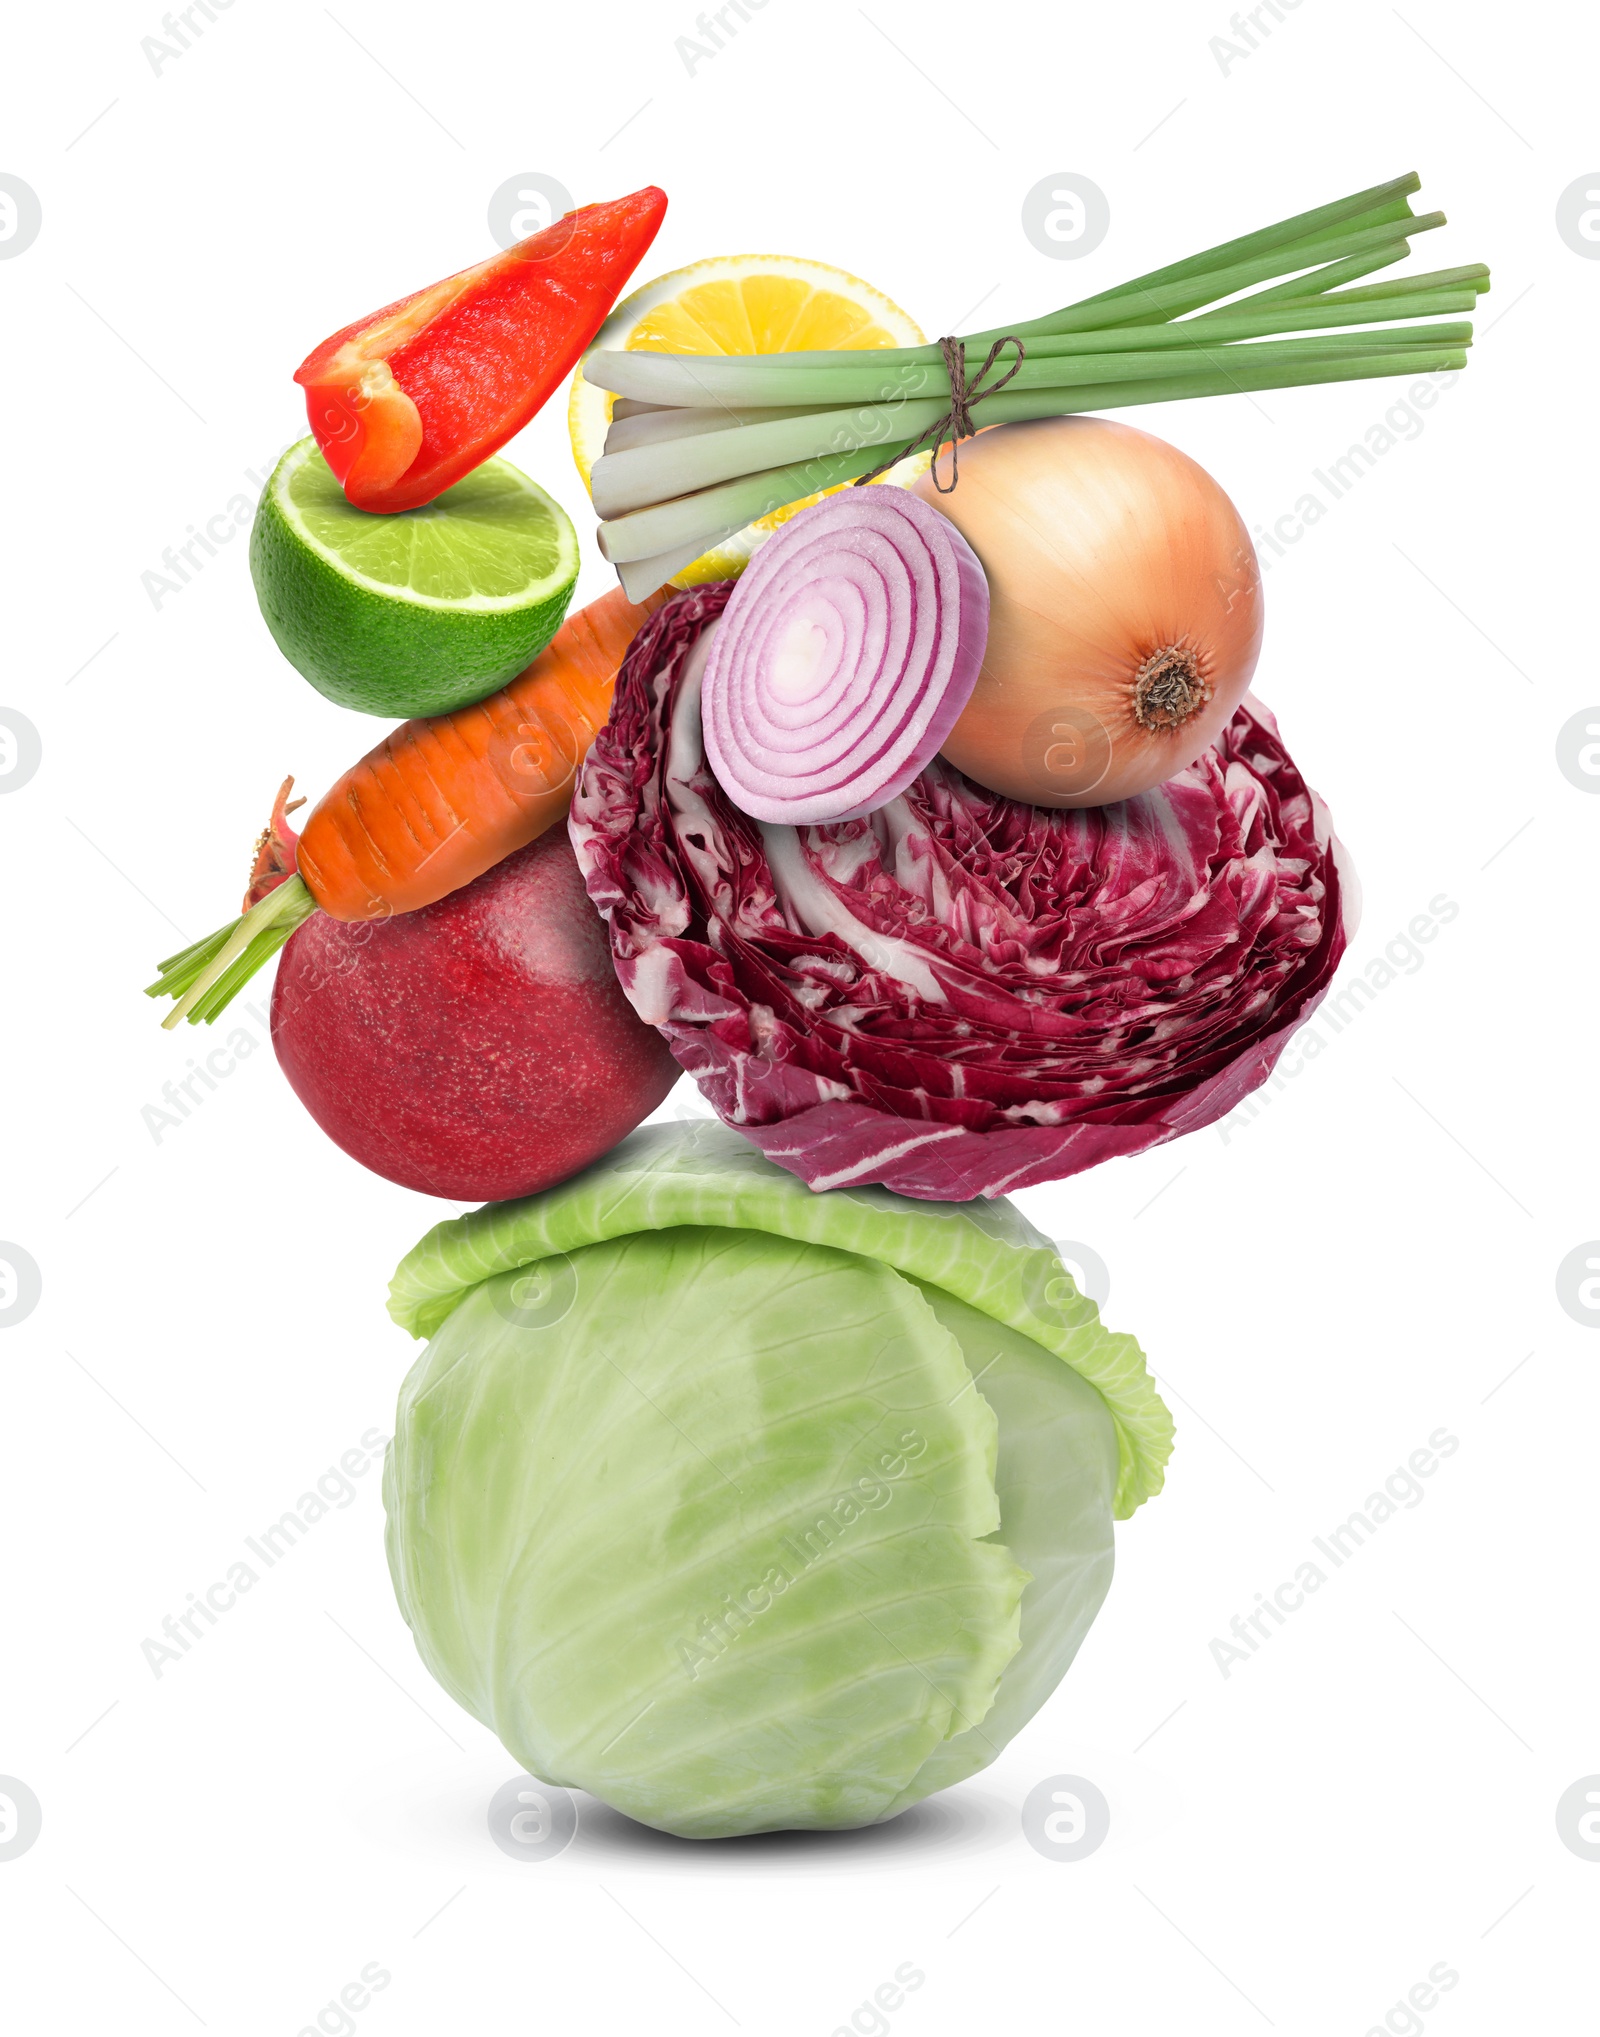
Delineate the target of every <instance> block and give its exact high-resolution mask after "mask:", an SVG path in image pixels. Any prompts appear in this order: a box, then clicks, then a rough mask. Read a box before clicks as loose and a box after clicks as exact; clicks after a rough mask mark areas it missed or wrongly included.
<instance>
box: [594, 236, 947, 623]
mask: <svg viewBox="0 0 1600 2037" xmlns="http://www.w3.org/2000/svg"><path fill="white" fill-rule="evenodd" d="M922 343H923V333H922V328H921V327H920V326H919V325H918V324H917V323H916V321H915V320H914V319H913V318H911V317H909V316H908V315H907V314H906V313H905V312H904V311H902V310H901V309H900V307H899V305H898V304H896V303H894V302H893V301H892V300H891V299H890V298H888V297H885V296H884V295H883V293H882V291H880V290H874V289H873V287H872V285H871V284H870V283H863V282H862V280H861V278H860V277H859V276H852V275H850V274H849V273H848V271H847V270H844V269H834V268H830V267H829V266H828V264H827V263H826V262H808V261H806V260H804V259H803V258H801V257H799V256H796V255H718V256H714V257H713V258H712V259H711V260H709V261H704V262H694V263H691V264H690V266H689V267H688V268H686V269H673V270H671V271H669V272H668V274H666V275H665V276H657V277H656V279H655V281H654V282H653V283H646V284H645V285H644V286H643V288H642V289H638V290H635V291H634V293H633V295H632V296H631V297H625V298H624V299H623V301H622V302H621V303H620V304H619V305H618V306H617V308H616V310H615V311H613V312H612V314H611V316H610V317H609V318H608V319H607V320H606V322H605V324H604V325H603V326H601V328H600V330H599V332H598V333H597V334H596V335H595V339H594V344H595V346H597V347H605V348H608V349H616V350H618V351H621V350H623V349H628V350H630V351H634V352H638V351H643V352H646V353H656V354H793V353H806V352H810V351H812V350H813V349H819V348H823V347H850V348H857V349H866V348H872V347H915V346H921V345H922ZM615 402H616V398H615V397H614V396H613V395H611V394H610V392H609V391H607V390H605V389H597V388H595V386H594V384H593V383H592V382H586V381H585V380H584V379H583V369H582V366H581V365H580V366H579V368H578V372H577V373H576V374H575V375H574V376H573V378H572V395H571V398H570V400H569V402H568V406H567V422H568V427H569V429H570V431H571V434H572V457H573V459H574V460H575V461H576V462H577V465H578V472H579V473H580V474H581V475H582V476H583V485H584V486H585V487H586V488H587V487H588V485H589V474H590V470H591V469H592V468H593V466H594V463H595V461H596V460H598V459H599V457H600V454H601V452H602V450H603V449H604V446H605V440H606V432H607V430H608V429H609V428H610V424H611V410H612V405H613V404H614V403H615ZM931 457H932V456H931V454H930V453H928V452H926V451H924V452H920V453H913V454H912V455H911V456H910V457H909V458H908V459H904V460H900V461H898V462H897V463H896V464H895V465H894V466H893V467H891V468H890V469H889V471H888V473H887V474H885V475H883V476H882V477H881V478H882V479H883V480H885V481H890V482H893V483H895V484H896V485H897V486H898V487H901V488H905V487H909V486H910V484H911V483H912V482H913V481H914V480H915V479H916V478H917V476H918V475H919V474H921V473H922V472H924V471H925V469H926V468H927V465H928V462H929V460H930V458H931ZM845 485H848V484H845ZM822 493H823V494H827V495H831V494H833V493H835V490H833V489H831V488H829V489H824V490H823V491H822ZM821 499H822V496H821V495H807V496H805V497H804V498H803V499H802V500H801V501H799V502H791V503H789V504H787V505H786V506H785V507H784V508H782V509H775V510H773V511H772V513H771V514H770V515H768V516H763V517H759V518H758V519H757V520H756V521H755V522H754V523H750V524H746V525H745V527H744V529H743V530H742V531H738V532H736V533H735V534H734V536H732V537H731V538H724V539H723V541H722V542H721V544H719V545H718V546H717V547H716V548H715V550H713V551H709V552H706V553H704V554H703V555H702V556H701V557H700V558H698V559H696V560H695V561H694V563H693V564H692V565H689V566H685V567H684V569H683V571H682V572H681V573H679V574H678V575H677V576H676V577H675V578H674V580H673V582H672V584H673V585H674V586H675V587H692V586H695V585H696V584H697V583H698V582H700V581H703V580H727V579H731V578H732V577H733V576H734V575H735V574H738V573H742V572H743V571H744V569H745V567H746V566H747V565H748V564H749V562H750V555H751V553H752V552H753V551H754V550H755V549H756V547H757V546H758V545H759V544H760V543H761V542H762V540H763V539H765V538H768V537H770V536H771V535H772V533H773V532H774V531H775V530H776V529H777V528H778V526H779V525H780V524H781V523H786V522H787V521H788V519H789V518H790V517H791V516H793V515H794V514H795V512H796V511H797V510H800V509H805V508H807V507H808V506H809V505H810V504H811V503H813V502H820V501H821Z"/></svg>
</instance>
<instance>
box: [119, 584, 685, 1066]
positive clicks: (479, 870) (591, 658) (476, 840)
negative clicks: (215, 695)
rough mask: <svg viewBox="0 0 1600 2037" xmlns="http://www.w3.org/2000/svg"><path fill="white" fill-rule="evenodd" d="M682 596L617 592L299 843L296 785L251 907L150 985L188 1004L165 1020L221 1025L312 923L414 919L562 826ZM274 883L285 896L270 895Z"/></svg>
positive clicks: (402, 731) (443, 718)
mask: <svg viewBox="0 0 1600 2037" xmlns="http://www.w3.org/2000/svg"><path fill="white" fill-rule="evenodd" d="M671 591H672V590H663V591H662V592H661V593H659V594H652V595H651V596H649V597H648V599H647V600H645V601H644V602H643V603H642V604H639V605H635V604H634V603H632V602H630V601H629V600H628V599H627V598H626V596H625V595H624V594H623V591H622V589H621V588H620V587H619V588H616V589H614V590H613V591H612V592H611V593H609V594H604V595H602V596H601V597H600V599H599V600H598V601H592V602H591V603H590V604H589V606H588V607H587V608H583V609H580V610H579V611H578V613H577V614H576V615H571V616H568V618H567V620H566V621H565V622H564V623H563V624H562V626H561V628H560V629H559V630H558V631H557V632H556V634H555V636H554V637H553V638H552V639H551V641H550V643H549V644H548V645H547V646H546V648H545V649H544V650H543V651H541V652H540V654H539V656H538V657H537V658H535V659H534V661H533V663H532V664H531V665H530V666H529V667H528V668H527V670H526V671H525V672H521V673H519V674H518V675H517V677H516V678H515V679H513V680H512V681H511V682H510V684H509V685H507V686H503V687H502V688H501V689H500V691H499V692H498V693H491V694H490V695H489V697H488V699H487V700H480V701H477V702H475V703H474V704H473V705H472V706H470V707H458V708H456V709H455V710H454V711H453V712H451V713H450V714H436V715H429V716H427V717H425V718H424V719H421V720H418V721H408V722H403V723H402V724H401V725H400V727H399V728H397V729H395V730H394V731H393V732H392V733H391V734H389V735H387V736H385V738H384V739H383V741H382V742H381V743H379V745H378V746H377V748H376V749H374V750H369V751H368V752H367V754H366V755H365V756H364V757H363V758H362V759H361V761H360V763H359V764H356V765H353V766H352V767H351V769H350V770H348V771H346V772H345V774H344V776H343V777H342V778H341V779H340V780H339V781H338V783H337V784H336V785H334V786H333V787H332V788H331V790H330V791H329V792H328V793H327V794H326V795H325V797H324V798H323V799H321V800H320V801H319V802H318V804H317V805H316V806H315V807H314V808H313V809H312V813H311V817H310V819H309V820H308V821H307V822H306V825H305V829H304V831H303V833H302V834H301V835H300V837H299V839H298V842H297V841H296V839H295V837H294V833H293V830H292V829H290V828H289V827H288V824H287V821H286V820H285V819H284V804H283V802H284V796H285V793H287V791H288V783H286V784H285V786H284V790H283V791H282V792H280V793H279V795H278V801H277V804H276V805H275V807H274V809H273V824H272V827H271V828H269V830H268V832H267V835H266V836H264V837H263V839H262V843H261V845H260V846H259V847H258V849H257V853H256V867H255V870H254V872H253V873H252V885H251V892H250V894H249V895H248V896H247V907H248V909H247V910H246V911H245V913H244V914H243V916H242V917H241V918H239V919H237V920H234V921H232V922H230V923H229V925H227V926H225V927H221V928H219V929H218V931H217V932H216V933H214V934H211V935H209V936H208V937H207V938H206V939H205V940H203V941H197V942H195V944H194V945H193V946H192V947H189V948H185V949H184V950H183V951H182V953H181V954H177V955H169V956H168V957H167V959H166V960H165V961H164V962H163V963H162V964H161V965H160V975H159V977H158V979H157V980H156V982H154V983H152V984H151V985H150V986H149V988H148V990H147V992H146V995H147V996H150V997H174V998H176V999H177V1000H178V1001H177V1003H176V1004H175V1005H174V1007H173V1009H172V1010H171V1011H170V1012H169V1013H168V1014H167V1017H166V1018H165V1019H164V1020H163V1021H162V1023H163V1025H165V1026H168V1027H171V1026H175V1025H176V1024H177V1023H178V1022H179V1020H180V1019H184V1018H187V1019H188V1020H189V1022H190V1024H191V1025H193V1024H197V1023H198V1022H199V1021H200V1020H201V1019H204V1020H206V1021H207V1022H208V1023H209V1022H210V1021H211V1020H212V1019H214V1018H215V1017H216V1016H217V1014H218V1013H219V1012H220V1011H221V1010H222V1009H223V1008H224V1007H225V1006H226V1005H227V1004H228V1002H229V1001H230V1000H231V999H232V998H233V997H234V996H235V995H236V994H237V992H238V991H239V990H241V989H242V988H243V987H244V985H245V984H246V983H247V982H249V980H250V978H251V977H252V976H253V975H254V974H255V973H256V971H257V970H258V969H259V968H260V967H261V965H262V964H263V963H264V962H265V961H267V960H268V958H269V957H270V956H272V955H274V954H276V953H277V951H278V949H279V948H281V947H282V946H283V944H284V942H285V941H287V940H288V938H289V936H290V935H291V934H292V933H293V932H294V930H295V928H296V927H297V926H299V925H300V924H301V922H302V921H303V920H306V919H309V918H310V916H311V915H312V913H314V912H319V911H320V912H325V913H327V914H328V915H329V917H330V918H332V919H338V920H376V919H388V918H389V917H390V916H391V915H392V914H395V913H401V912H415V911H416V910H417V909H418V908H419V907H420V906H424V905H432V904H433V903H434V901H435V900H436V899H440V898H444V897H446V896H447V895H448V894H449V893H450V892H452V891H458V890H460V888H461V886H462V885H464V884H470V883H471V882H472V880H473V878H475V877H481V876H482V875H483V873H484V871H485V870H490V869H492V868H493V867H494V865H495V864H496V863H499V862H502V861H503V860H504V859H505V858H506V857H507V856H509V855H510V854H511V852H512V851H513V850H514V849H520V848H522V847H523V846H524V845H525V844H526V843H528V842H531V841H533V840H534V839H535V838H536V837H537V836H539V835H542V834H543V833H544V832H545V830H546V829H547V828H548V827H551V826H552V825H553V824H554V823H555V822H556V821H558V820H560V819H561V817H562V816H563V815H564V814H565V813H566V811H567V807H568V805H569V804H570V802H571V799H572V785H573V779H574V777H575V776H576V773H577V768H578V765H579V764H580V763H581V762H582V760H583V757H584V755H585V753H586V752H587V750H588V748H589V745H590V743H591V742H593V740H594V738H595V735H596V733H597V732H598V731H599V729H600V728H601V726H602V725H603V723H604V722H605V719H606V716H607V715H608V714H609V713H610V711H611V693H612V688H613V685H614V684H615V681H616V676H617V669H618V667H619V666H620V665H621V663H622V660H623V658H624V656H625V655H626V653H627V649H628V646H629V644H630V643H631V642H632V641H633V638H634V636H635V634H636V633H637V631H638V629H639V627H640V625H641V624H642V623H643V622H644V621H645V619H646V617H647V616H649V615H650V614H651V613H652V611H653V610H655V609H657V608H659V607H660V606H661V605H662V603H663V601H665V600H668V599H670V598H671ZM289 782H292V781H289ZM269 842H270V844H271V849H270V850H269V847H268V844H269ZM275 856H276V860H275ZM280 871H283V872H287V873H288V874H286V875H285V876H284V877H283V879H282V881H278V876H279V872H280ZM264 883H265V884H270V885H271V887H272V888H271V889H268V890H266V891H265V894H264V895H260V894H261V891H262V886H263V884H264ZM250 897H254V898H255V903H253V904H251V903H249V898H250Z"/></svg>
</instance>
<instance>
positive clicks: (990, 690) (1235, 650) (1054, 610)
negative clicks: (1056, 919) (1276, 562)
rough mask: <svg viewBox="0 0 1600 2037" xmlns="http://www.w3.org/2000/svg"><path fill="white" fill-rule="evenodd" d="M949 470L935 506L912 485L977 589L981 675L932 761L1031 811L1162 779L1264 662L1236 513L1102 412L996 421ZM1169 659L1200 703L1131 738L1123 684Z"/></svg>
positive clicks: (1144, 437)
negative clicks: (983, 644) (984, 597)
mask: <svg viewBox="0 0 1600 2037" xmlns="http://www.w3.org/2000/svg"><path fill="white" fill-rule="evenodd" d="M980 414H981V413H980ZM941 458H942V461H943V462H944V463H945V464H946V465H947V464H948V461H949V452H948V450H947V451H946V452H945V453H944V454H943V455H942V456H941ZM960 461H961V465H960V478H959V480H958V482H957V485H956V487H955V488H954V489H953V490H952V491H951V493H949V494H948V495H940V494H937V493H936V492H935V491H934V489H933V487H932V485H931V479H930V477H929V476H927V475H924V476H923V477H922V479H921V480H920V481H918V482H917V483H916V484H915V489H914V491H913V492H914V493H916V494H917V495H919V496H921V497H923V498H924V499H925V500H926V501H927V502H928V503H929V504H930V505H931V506H933V507H935V508H937V509H939V510H940V511H942V513H943V514H944V515H945V516H947V517H948V518H949V519H950V521H951V522H952V523H953V524H954V525H955V526H956V528H957V529H958V530H959V531H961V532H962V534H963V535H964V536H965V537H966V539H967V540H968V542H969V543H970V544H971V546H972V549H973V550H974V551H975V552H976V553H977V555H978V557H979V559H980V560H981V561H982V562H983V569H984V573H985V575H986V577H987V579H988V583H989V602H990V611H989V632H988V644H987V648H986V650H985V652H984V659H983V666H982V670H981V671H980V672H979V674H978V680H977V684H976V685H975V686H974V688H973V691H972V696H971V699H970V700H969V701H968V703H967V706H966V709H965V711H964V712H963V714H962V715H961V718H960V719H959V721H958V722H957V723H956V725H955V727H954V729H953V730H952V731H951V733H950V736H949V738H948V739H947V740H946V742H945V744H944V746H943V754H944V755H945V756H946V757H947V758H948V759H949V761H950V762H951V763H952V764H954V765H955V766H956V768H957V770H959V771H962V772H965V773H966V775H967V776H968V777H970V778H975V779H976V780H977V781H978V783H979V784H980V785H984V786H987V787H988V789H989V790H990V791H991V792H1003V793H1005V794H1006V795H1007V796H1008V797H1009V798H1011V799H1022V800H1027V801H1029V802H1030V803H1033V804H1036V805H1039V806H1052V807H1077V806H1102V805H1109V804H1110V803H1111V802H1112V801H1115V800H1119V799H1129V798H1132V797H1133V796H1134V795H1135V794H1136V793H1140V792H1148V791H1150V790H1151V788H1152V787H1154V786H1156V785H1160V784H1162V783H1164V782H1165V781H1166V780H1167V779H1169V778H1171V777H1174V776H1175V775H1176V774H1177V773H1178V772H1179V771H1181V770H1183V769H1184V767H1185V766H1186V765H1188V764H1191V763H1193V762H1194V760H1195V758H1196V757H1198V756H1199V755H1200V754H1201V752H1202V751H1204V750H1206V749H1208V748H1209V747H1210V746H1211V744H1212V743H1214V742H1215V741H1216V739H1217V737H1218V736H1219V735H1220V734H1221V733H1222V731H1223V729H1225V728H1226V727H1227V725H1228V723H1229V722H1230V721H1231V720H1232V718H1233V714H1234V710H1235V709H1236V708H1237V707H1238V705H1239V703H1240V701H1241V700H1243V698H1244V696H1245V694H1246V692H1247V691H1248V690H1249V686H1250V680H1251V677H1252V676H1253V674H1254V672H1255V668H1256V661H1257V659H1258V658H1259V656H1260V654H1261V634H1262V621H1263V606H1262V598H1261V574H1260V569H1259V567H1258V565H1257V561H1256V555H1255V548H1254V546H1253V545H1252V544H1251V542H1250V534H1249V532H1248V531H1247V530H1246V528H1245V526H1244V523H1243V520H1242V519H1241V518H1240V515H1239V512H1238V511H1237V510H1236V509H1235V508H1234V506H1233V504H1232V503H1231V502H1230V501H1229V499H1228V497H1227V495H1226V494H1225V493H1224V492H1223V490H1222V488H1221V487H1219V485H1218V484H1217V483H1216V482H1215V481H1214V480H1213V479H1212V478H1211V476H1210V475H1209V474H1208V473H1207V472H1206V471H1205V469H1204V468H1203V467H1201V466H1199V465H1197V463H1196V462H1195V461H1193V460H1191V459H1190V458H1189V457H1188V455H1187V454H1185V453H1181V452H1179V451H1178V449H1177V447H1176V446H1170V445H1168V444H1167V443H1166V442H1165V441H1164V440H1162V439H1158V438H1155V437H1153V436H1152V435H1151V434H1150V433H1149V432H1143V431H1136V430H1135V429H1134V428H1133V426H1132V425H1126V424H1117V423H1115V422H1113V421H1112V420H1111V419H1109V418H1103V417H1056V418H1047V419H1044V420H1043V421H1041V422H1039V423H1034V424H1003V425H996V426H994V427H993V428H991V429H990V430H988V431H983V432H980V433H979V434H978V436H977V437H976V438H975V439H972V440H970V441H968V442H966V443H964V444H963V445H962V447H961V449H960ZM1168 649H1172V650H1176V651H1177V652H1178V653H1179V654H1180V655H1181V657H1183V658H1184V659H1186V660H1188V661H1190V662H1191V663H1192V666H1193V668H1194V669H1195V671H1196V673H1197V676H1198V678H1199V680H1200V682H1201V683H1202V684H1203V686H1204V688H1205V689H1206V693H1207V697H1206V698H1205V699H1204V701H1203V703H1202V704H1200V705H1198V706H1197V707H1196V708H1195V710H1194V712H1192V713H1191V714H1190V715H1189V717H1188V718H1187V719H1185V720H1184V721H1183V722H1182V724H1181V725H1180V726H1178V727H1147V726H1143V725H1141V723H1140V721H1139V719H1138V716H1137V714H1136V710H1135V694H1136V689H1137V680H1138V675H1139V672H1140V670H1141V668H1142V667H1144V666H1146V665H1147V662H1148V661H1149V660H1151V659H1153V658H1156V657H1158V656H1159V655H1160V653H1161V652H1162V651H1164V650H1168Z"/></svg>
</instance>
